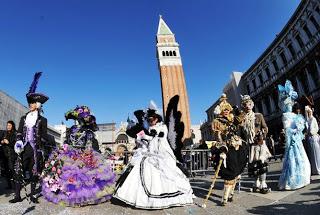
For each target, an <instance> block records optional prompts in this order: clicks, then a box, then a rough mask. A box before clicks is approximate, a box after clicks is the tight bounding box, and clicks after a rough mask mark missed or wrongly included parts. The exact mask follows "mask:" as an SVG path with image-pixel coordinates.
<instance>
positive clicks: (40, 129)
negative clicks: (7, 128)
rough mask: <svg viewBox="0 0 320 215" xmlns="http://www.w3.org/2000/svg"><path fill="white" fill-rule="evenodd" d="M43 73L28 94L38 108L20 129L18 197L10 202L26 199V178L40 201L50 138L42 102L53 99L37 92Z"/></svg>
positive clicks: (16, 183) (16, 179)
mask: <svg viewBox="0 0 320 215" xmlns="http://www.w3.org/2000/svg"><path fill="white" fill-rule="evenodd" d="M41 74H42V73H41V72H38V73H36V74H35V75H34V79H33V82H32V84H31V86H30V89H29V92H28V93H27V94H26V97H27V101H28V104H29V105H30V104H36V106H37V108H36V109H35V110H34V111H30V112H28V113H27V114H26V115H25V116H23V117H21V120H20V123H19V128H18V132H17V142H16V143H15V146H14V150H15V152H16V153H17V154H18V159H17V162H16V165H15V197H14V199H12V200H10V203H16V202H20V201H22V199H21V196H20V191H21V188H22V187H25V186H26V182H25V180H28V181H30V184H31V194H30V199H31V201H32V202H34V203H38V200H37V196H36V194H37V193H36V184H37V182H38V181H39V176H40V174H41V171H42V169H43V163H44V147H45V144H46V141H47V119H46V118H45V117H43V116H41V115H40V113H41V105H42V104H44V103H45V102H46V101H47V100H48V99H49V98H48V97H47V96H46V95H44V94H41V93H36V89H37V84H38V81H39V78H40V76H41Z"/></svg>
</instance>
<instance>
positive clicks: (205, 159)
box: [105, 149, 214, 177]
mask: <svg viewBox="0 0 320 215" xmlns="http://www.w3.org/2000/svg"><path fill="white" fill-rule="evenodd" d="M132 154H133V152H129V151H125V152H122V153H114V152H108V153H107V154H105V158H106V159H107V161H108V163H109V164H110V165H111V167H112V170H113V171H114V172H116V173H117V174H121V173H122V170H123V169H124V168H125V166H126V165H127V164H128V163H129V161H130V159H131V157H132ZM181 154H182V160H183V163H182V164H183V167H184V168H185V169H186V170H187V171H188V173H189V175H190V176H191V177H195V176H196V175H205V174H206V172H209V171H214V170H213V161H212V160H213V157H212V153H211V150H209V149H191V150H181Z"/></svg>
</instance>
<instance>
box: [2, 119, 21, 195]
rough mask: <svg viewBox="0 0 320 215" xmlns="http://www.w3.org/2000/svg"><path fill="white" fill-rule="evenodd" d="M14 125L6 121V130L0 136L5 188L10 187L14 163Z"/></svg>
mask: <svg viewBox="0 0 320 215" xmlns="http://www.w3.org/2000/svg"><path fill="white" fill-rule="evenodd" d="M16 134H17V132H16V126H15V124H14V122H13V121H8V122H7V130H6V131H5V132H3V133H2V134H1V136H0V143H1V148H2V150H3V164H4V165H3V167H4V173H5V174H4V176H5V178H6V180H7V189H12V183H13V181H12V179H13V173H14V163H15V160H16V154H15V152H14V144H15V143H16Z"/></svg>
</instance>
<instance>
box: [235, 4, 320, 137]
mask: <svg viewBox="0 0 320 215" xmlns="http://www.w3.org/2000/svg"><path fill="white" fill-rule="evenodd" d="M286 79H288V80H291V82H292V84H293V86H294V88H295V89H296V91H297V92H298V94H299V96H302V95H306V96H310V95H312V96H313V99H314V101H315V103H319V101H320V1H319V0H302V1H301V3H300V4H299V6H298V8H297V9H296V11H295V12H294V14H293V15H292V17H291V18H290V20H289V21H288V23H287V24H286V25H285V26H284V28H283V29H282V31H281V32H280V33H279V34H278V35H277V37H276V38H275V40H274V41H273V42H272V43H271V44H270V46H269V47H268V48H267V49H266V50H265V51H264V52H263V54H262V55H261V56H260V57H259V58H258V59H257V60H256V62H255V63H254V64H253V65H252V66H251V67H250V68H249V69H248V70H247V71H246V72H245V73H244V74H243V76H242V78H241V81H240V86H241V89H240V91H241V93H242V94H248V95H250V96H251V98H252V99H253V101H254V102H255V111H256V112H261V113H262V114H263V115H264V116H265V119H266V122H267V124H268V127H269V132H270V133H273V134H274V135H277V133H279V127H282V122H281V120H279V117H281V114H282V113H281V111H280V109H279V106H278V92H277V85H278V84H281V85H283V84H284V83H285V80H286ZM315 108H316V110H315V111H316V112H318V113H319V107H317V106H316V107H315Z"/></svg>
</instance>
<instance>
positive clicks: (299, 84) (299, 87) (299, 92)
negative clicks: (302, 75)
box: [296, 76, 305, 96]
mask: <svg viewBox="0 0 320 215" xmlns="http://www.w3.org/2000/svg"><path fill="white" fill-rule="evenodd" d="M296 82H297V91H298V95H299V96H302V95H305V92H304V89H303V86H302V84H301V82H300V80H299V78H298V76H296Z"/></svg>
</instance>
